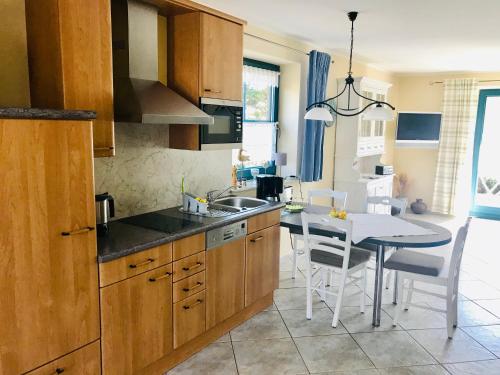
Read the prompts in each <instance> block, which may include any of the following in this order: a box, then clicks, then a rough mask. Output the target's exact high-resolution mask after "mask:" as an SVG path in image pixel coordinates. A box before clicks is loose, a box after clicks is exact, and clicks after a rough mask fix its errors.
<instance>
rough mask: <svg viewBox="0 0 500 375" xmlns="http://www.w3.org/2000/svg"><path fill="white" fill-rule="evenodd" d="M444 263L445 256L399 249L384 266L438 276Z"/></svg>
mask: <svg viewBox="0 0 500 375" xmlns="http://www.w3.org/2000/svg"><path fill="white" fill-rule="evenodd" d="M443 265H444V258H443V257H438V256H436V255H430V254H423V253H418V252H416V251H410V250H399V251H396V252H395V253H394V254H392V255H391V256H390V258H389V259H387V261H386V262H385V265H384V267H385V268H389V269H391V270H396V271H404V272H410V273H417V274H420V275H428V276H438V275H439V271H441V268H443Z"/></svg>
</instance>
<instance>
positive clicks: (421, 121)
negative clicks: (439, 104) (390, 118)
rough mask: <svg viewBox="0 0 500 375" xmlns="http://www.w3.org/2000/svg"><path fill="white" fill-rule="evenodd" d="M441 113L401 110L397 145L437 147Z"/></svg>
mask: <svg viewBox="0 0 500 375" xmlns="http://www.w3.org/2000/svg"><path fill="white" fill-rule="evenodd" d="M440 130H441V113H436V112H434V113H432V112H425V113H424V112H399V113H398V125H397V131H396V145H398V146H400V147H437V145H438V144H439V132H440Z"/></svg>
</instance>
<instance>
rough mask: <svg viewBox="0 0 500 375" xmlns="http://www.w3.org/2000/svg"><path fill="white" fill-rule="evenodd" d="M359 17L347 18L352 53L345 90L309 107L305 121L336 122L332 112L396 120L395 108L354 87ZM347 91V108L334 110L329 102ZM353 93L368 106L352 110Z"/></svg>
mask: <svg viewBox="0 0 500 375" xmlns="http://www.w3.org/2000/svg"><path fill="white" fill-rule="evenodd" d="M357 16H358V12H349V13H347V17H348V18H349V21H351V52H350V54H349V73H348V74H347V78H346V79H345V86H344V88H343V89H342V90H341V91H340V93H339V94H338V95H336V96H334V97H332V98H329V99H326V100H323V101H320V102H316V103H313V104H311V105H310V106H309V107H307V109H306V114H305V116H304V119H306V120H319V121H334V116H333V114H332V112H334V113H336V114H337V115H339V116H345V117H352V116H357V115H360V114H362V113H363V112H364V113H363V119H365V120H376V121H389V120H392V119H393V118H394V113H393V111H394V110H395V109H396V108H395V107H394V106H392V105H390V104H389V103H387V102H383V101H380V100H374V99H371V98H368V97H366V96H364V95H361V94H360V93H359V92H357V91H356V88H355V87H354V78H352V49H353V46H354V21H355V20H356V17H357ZM346 91H347V95H348V100H347V108H334V106H332V105H331V104H329V103H328V102H329V101H332V100H335V99H337V98H338V97H339V96H341V95H342V94H343V93H345V92H346ZM351 91H352V92H354V93H355V94H356V95H357V96H359V97H361V98H363V99H365V100H367V101H368V104H367V105H366V106H365V107H364V108H361V109H359V108H351ZM365 111H366V112H365Z"/></svg>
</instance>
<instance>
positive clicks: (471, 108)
mask: <svg viewBox="0 0 500 375" xmlns="http://www.w3.org/2000/svg"><path fill="white" fill-rule="evenodd" d="M478 95H479V89H478V83H477V80H476V79H473V78H466V79H450V80H446V81H445V83H444V98H443V116H442V119H441V133H440V139H439V152H438V162H437V170H436V180H435V184H434V196H433V202H432V211H434V212H439V213H443V214H463V213H465V211H466V210H468V209H469V202H470V185H471V181H470V173H471V167H472V164H471V161H472V138H473V134H474V132H473V129H474V126H475V120H476V112H477V102H478Z"/></svg>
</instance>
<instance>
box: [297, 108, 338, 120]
mask: <svg viewBox="0 0 500 375" xmlns="http://www.w3.org/2000/svg"><path fill="white" fill-rule="evenodd" d="M304 119H305V120H317V121H333V120H334V118H333V116H332V114H331V113H330V111H329V110H328V109H327V108H325V107H313V108H311V109H310V110H309V111H307V112H306V115H305V116H304Z"/></svg>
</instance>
